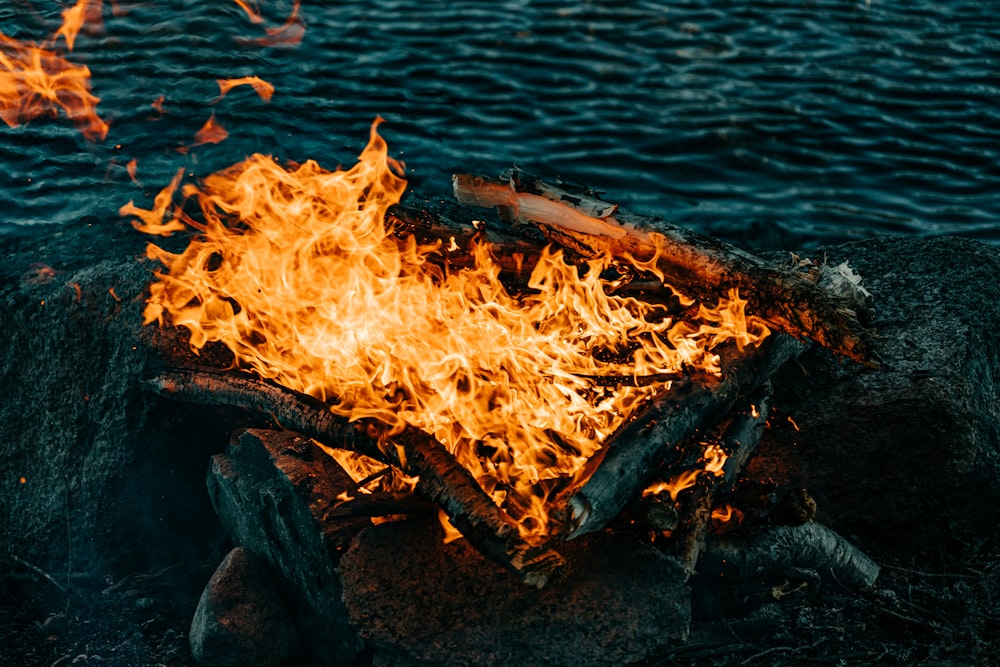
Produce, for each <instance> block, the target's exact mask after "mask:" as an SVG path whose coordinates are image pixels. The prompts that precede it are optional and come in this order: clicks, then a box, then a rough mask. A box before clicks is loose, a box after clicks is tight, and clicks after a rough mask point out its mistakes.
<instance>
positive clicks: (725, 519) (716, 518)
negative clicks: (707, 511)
mask: <svg viewBox="0 0 1000 667" xmlns="http://www.w3.org/2000/svg"><path fill="white" fill-rule="evenodd" d="M742 521H743V512H741V511H740V510H738V509H736V508H735V507H733V506H732V505H730V504H728V503H727V504H726V505H725V506H724V507H716V508H715V509H713V510H712V522H713V527H714V528H715V529H716V530H718V529H719V528H721V527H722V526H723V525H725V524H727V523H729V522H735V523H741V522H742Z"/></svg>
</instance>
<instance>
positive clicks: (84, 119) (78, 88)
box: [0, 33, 108, 140]
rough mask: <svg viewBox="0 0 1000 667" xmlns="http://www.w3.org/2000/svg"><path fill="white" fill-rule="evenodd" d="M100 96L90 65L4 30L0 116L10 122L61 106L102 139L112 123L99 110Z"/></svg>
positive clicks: (0, 54)
mask: <svg viewBox="0 0 1000 667" xmlns="http://www.w3.org/2000/svg"><path fill="white" fill-rule="evenodd" d="M99 101H100V99H99V98H97V97H94V95H92V94H91V93H90V70H89V69H88V68H87V67H86V66H76V65H73V64H72V63H70V62H69V61H68V60H66V59H65V58H63V57H62V56H60V55H58V54H57V53H55V52H53V51H49V50H47V49H43V48H41V47H39V46H37V45H36V44H33V43H31V42H23V41H20V40H16V39H13V38H11V37H8V36H7V35H4V34H3V33H0V119H2V120H3V121H4V122H5V123H7V125H9V126H11V127H17V126H19V125H22V124H24V123H28V122H30V121H32V120H34V119H36V118H40V117H43V116H50V117H52V118H55V117H57V116H58V115H59V110H60V109H61V110H62V111H63V112H64V113H65V114H66V116H67V117H68V118H69V119H70V120H71V121H73V123H74V124H75V125H76V126H77V128H78V129H79V130H80V131H81V132H82V133H83V135H84V136H85V137H87V139H90V140H94V139H103V138H104V137H105V136H107V133H108V124H107V123H105V122H104V121H103V120H101V118H100V117H99V116H98V115H97V103H98V102H99Z"/></svg>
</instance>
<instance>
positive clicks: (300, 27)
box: [252, 0, 306, 46]
mask: <svg viewBox="0 0 1000 667" xmlns="http://www.w3.org/2000/svg"><path fill="white" fill-rule="evenodd" d="M301 3H302V0H295V5H294V6H293V7H292V13H291V14H290V15H289V17H288V20H287V21H285V23H284V24H283V25H281V26H280V27H278V28H267V29H266V30H265V32H267V37H258V38H257V39H254V40H252V41H253V43H254V44H256V45H257V46H295V45H296V44H300V43H301V42H302V37H303V35H305V32H306V24H305V22H304V21H303V20H302V19H301V18H300V17H299V6H300V5H301ZM255 23H256V21H255Z"/></svg>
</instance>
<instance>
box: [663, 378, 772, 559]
mask: <svg viewBox="0 0 1000 667" xmlns="http://www.w3.org/2000/svg"><path fill="white" fill-rule="evenodd" d="M770 401H771V383H770V381H768V382H766V383H764V385H763V386H761V387H760V388H759V389H758V390H757V391H756V392H755V393H754V394H753V395H752V396H751V397H750V398H749V399H747V400H746V401H745V402H744V406H743V409H741V410H740V411H739V413H738V414H737V415H736V416H735V417H733V419H732V420H731V421H730V422H729V425H728V426H726V429H725V431H724V432H723V434H722V437H721V439H720V442H719V445H720V446H721V447H722V449H723V451H724V452H725V454H726V460H725V462H724V463H723V465H722V472H721V474H720V475H705V476H702V477H701V478H700V479H699V481H698V484H697V485H696V486H695V498H694V500H693V503H692V510H691V511H690V512H689V514H688V519H687V522H686V524H685V525H684V527H683V528H682V530H681V531H680V534H679V535H676V536H675V538H674V539H675V540H677V541H679V543H680V548H679V549H678V557H679V558H680V560H681V563H682V564H683V565H684V571H685V572H687V574H688V575H690V574H692V573H694V571H695V567H696V566H697V564H698V559H699V558H700V557H701V554H702V552H703V551H704V549H705V536H706V532H707V530H708V526H709V524H710V523H711V521H712V509H713V507H715V504H716V500H717V499H718V498H719V497H720V496H724V495H726V494H727V493H729V492H730V491H732V489H733V485H734V484H735V483H736V479H737V477H738V475H739V473H740V471H741V470H742V469H743V466H744V465H745V464H746V462H747V460H749V458H750V456H751V455H752V454H753V452H754V450H755V449H756V448H757V444H758V443H759V442H760V438H761V435H763V433H764V426H765V425H766V423H767V416H768V412H769V411H770Z"/></svg>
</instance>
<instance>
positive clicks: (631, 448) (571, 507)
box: [558, 335, 808, 538]
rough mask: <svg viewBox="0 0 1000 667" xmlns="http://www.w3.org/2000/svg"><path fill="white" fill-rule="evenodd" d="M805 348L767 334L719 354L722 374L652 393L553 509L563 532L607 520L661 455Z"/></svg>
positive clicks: (639, 486) (708, 423)
mask: <svg viewBox="0 0 1000 667" xmlns="http://www.w3.org/2000/svg"><path fill="white" fill-rule="evenodd" d="M807 347H808V345H807V343H804V342H802V341H799V340H796V339H794V338H790V337H788V336H783V335H778V336H771V337H769V338H767V339H765V340H764V342H763V343H761V345H760V346H759V347H758V348H755V349H752V350H749V351H747V352H746V353H745V354H743V355H742V356H737V353H736V351H735V350H729V351H728V354H724V355H723V375H722V378H721V379H714V378H706V377H697V378H688V379H686V380H683V381H680V382H675V383H673V385H672V386H671V387H670V389H667V390H665V391H663V392H662V393H660V394H659V395H657V396H656V397H654V398H653V399H652V400H651V401H650V402H649V404H648V405H647V407H646V408H645V409H644V410H643V411H642V412H640V413H639V414H637V415H636V416H635V417H633V418H632V420H630V421H629V422H627V423H626V424H625V425H623V426H622V427H621V428H620V429H619V431H618V432H617V433H615V434H614V435H612V436H611V438H610V439H609V440H608V443H607V444H606V445H605V446H604V447H603V448H602V449H601V451H599V452H598V453H597V454H596V455H594V456H593V457H592V458H591V459H590V460H589V461H588V462H587V464H586V466H584V469H583V471H581V473H580V475H579V479H581V480H584V481H583V482H582V485H581V486H579V487H578V488H575V489H571V491H570V493H571V495H569V497H568V500H567V501H566V504H565V506H564V507H563V508H560V511H559V514H558V518H559V519H561V521H562V523H563V532H565V533H566V534H567V535H568V536H569V537H570V538H572V537H576V536H578V535H582V534H584V533H589V532H592V531H595V530H600V529H601V528H603V527H604V526H605V525H607V523H608V522H609V521H611V520H612V519H613V518H614V517H615V516H616V515H617V514H618V512H620V511H621V509H622V508H623V507H624V506H625V505H626V503H628V501H629V500H630V499H631V498H633V497H634V496H635V495H636V494H638V493H639V491H641V490H642V489H643V488H645V487H646V486H647V485H648V484H649V482H650V481H651V480H652V478H653V476H654V475H655V473H656V471H657V466H658V464H659V462H660V460H661V458H663V457H664V456H665V455H666V454H667V453H668V452H669V451H671V450H673V449H674V448H675V447H677V446H678V445H679V444H681V443H682V442H683V441H684V440H686V439H687V438H689V437H690V436H691V435H692V434H694V433H695V432H697V431H698V430H700V429H703V428H705V427H709V426H711V425H714V424H715V423H716V422H717V421H719V420H720V419H722V418H723V417H725V415H726V414H727V413H728V412H729V411H730V410H731V408H732V406H733V404H734V403H735V402H736V401H737V400H738V398H739V396H740V395H741V393H745V392H748V391H752V390H753V389H755V388H756V387H757V386H759V385H760V384H761V383H763V382H764V381H766V380H768V379H769V378H771V377H772V376H773V375H774V374H775V373H776V372H777V371H778V369H780V368H781V366H783V365H784V364H785V363H786V362H787V361H789V360H790V359H792V358H794V357H796V356H798V355H799V354H801V353H802V351H803V350H805V349H806V348H807ZM733 357H736V358H735V359H734V358H733Z"/></svg>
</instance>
